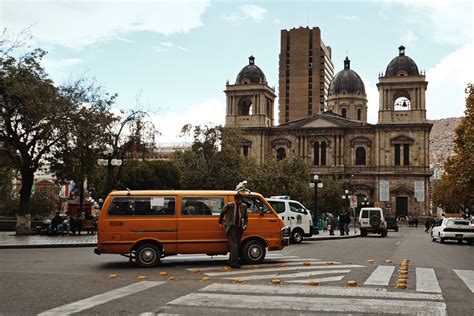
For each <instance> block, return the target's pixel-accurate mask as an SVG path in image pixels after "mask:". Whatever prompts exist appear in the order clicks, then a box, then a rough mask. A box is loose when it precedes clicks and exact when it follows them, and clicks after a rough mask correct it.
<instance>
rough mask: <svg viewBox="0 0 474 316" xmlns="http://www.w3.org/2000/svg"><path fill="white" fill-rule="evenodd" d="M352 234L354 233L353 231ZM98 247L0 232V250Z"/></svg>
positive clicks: (79, 240) (89, 241)
mask: <svg viewBox="0 0 474 316" xmlns="http://www.w3.org/2000/svg"><path fill="white" fill-rule="evenodd" d="M351 232H352V231H351ZM355 237H360V235H359V234H356V235H354V234H351V235H349V236H340V235H339V232H334V235H333V236H330V235H329V232H320V233H319V234H318V235H313V236H312V237H310V238H305V239H304V240H305V241H315V240H332V239H346V238H355ZM96 245H97V235H84V234H83V235H79V236H77V235H76V236H45V235H31V236H16V235H15V232H0V249H8V248H66V247H95V246H96Z"/></svg>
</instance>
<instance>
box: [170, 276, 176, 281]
mask: <svg viewBox="0 0 474 316" xmlns="http://www.w3.org/2000/svg"><path fill="white" fill-rule="evenodd" d="M168 280H170V281H176V278H175V277H174V276H170V277H169V278H168Z"/></svg>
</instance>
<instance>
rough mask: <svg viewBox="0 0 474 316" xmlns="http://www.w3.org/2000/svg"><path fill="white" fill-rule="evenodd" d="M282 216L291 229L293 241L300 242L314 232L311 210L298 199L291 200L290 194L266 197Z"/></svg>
mask: <svg viewBox="0 0 474 316" xmlns="http://www.w3.org/2000/svg"><path fill="white" fill-rule="evenodd" d="M266 200H267V201H268V203H270V205H271V206H272V208H273V209H274V210H275V211H276V212H277V213H278V215H279V216H280V218H281V219H282V220H283V222H284V223H285V226H289V227H290V229H291V242H292V243H294V244H299V243H300V242H302V241H303V238H304V237H311V236H312V235H313V233H314V227H313V220H312V218H311V212H310V211H309V210H308V209H307V208H306V207H304V205H303V204H301V203H300V202H298V201H295V200H290V197H289V196H288V195H281V196H272V197H271V198H266Z"/></svg>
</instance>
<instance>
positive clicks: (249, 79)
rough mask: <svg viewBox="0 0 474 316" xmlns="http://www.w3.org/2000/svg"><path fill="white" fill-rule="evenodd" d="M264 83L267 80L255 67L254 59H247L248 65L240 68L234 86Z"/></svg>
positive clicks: (251, 57)
mask: <svg viewBox="0 0 474 316" xmlns="http://www.w3.org/2000/svg"><path fill="white" fill-rule="evenodd" d="M261 82H263V83H266V82H267V79H266V78H265V74H264V73H263V71H262V70H261V69H260V68H258V66H257V65H255V57H253V56H250V57H249V64H248V65H247V66H245V67H244V68H242V70H241V71H240V72H239V74H238V75H237V79H236V80H235V84H250V83H261Z"/></svg>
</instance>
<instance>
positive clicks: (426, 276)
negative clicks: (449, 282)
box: [416, 268, 441, 293]
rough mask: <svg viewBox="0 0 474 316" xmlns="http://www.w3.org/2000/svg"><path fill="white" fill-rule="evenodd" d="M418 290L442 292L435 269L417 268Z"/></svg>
mask: <svg viewBox="0 0 474 316" xmlns="http://www.w3.org/2000/svg"><path fill="white" fill-rule="evenodd" d="M416 291H417V292H432V293H441V289H440V287H439V284H438V280H437V279H436V274H435V271H434V269H432V268H416Z"/></svg>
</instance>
